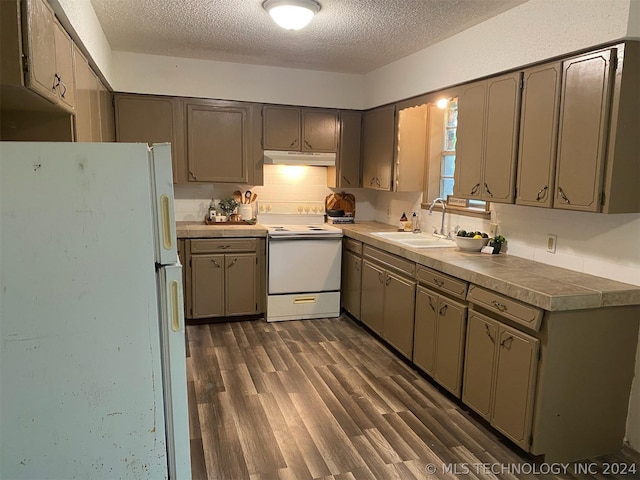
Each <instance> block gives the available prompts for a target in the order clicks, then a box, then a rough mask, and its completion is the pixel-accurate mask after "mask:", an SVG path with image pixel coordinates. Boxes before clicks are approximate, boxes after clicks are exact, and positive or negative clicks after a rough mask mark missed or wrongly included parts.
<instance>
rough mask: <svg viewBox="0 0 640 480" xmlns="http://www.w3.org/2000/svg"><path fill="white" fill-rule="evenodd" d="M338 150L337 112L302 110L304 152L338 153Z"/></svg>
mask: <svg viewBox="0 0 640 480" xmlns="http://www.w3.org/2000/svg"><path fill="white" fill-rule="evenodd" d="M337 150H338V112H337V111H336V110H309V109H303V110H302V151H303V152H336V151H337Z"/></svg>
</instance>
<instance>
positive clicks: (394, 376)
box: [187, 317, 640, 480]
mask: <svg viewBox="0 0 640 480" xmlns="http://www.w3.org/2000/svg"><path fill="white" fill-rule="evenodd" d="M187 339H188V342H187V346H188V349H187V372H188V373H187V374H188V392H189V410H190V411H189V419H190V429H191V458H192V472H193V478H194V480H200V479H222V480H241V479H252V480H253V479H256V480H257V479H261V480H262V479H282V480H305V479H336V480H353V479H375V480H385V479H390V480H391V479H393V480H411V479H430V478H464V479H467V478H468V479H474V478H476V479H484V478H500V479H534V478H543V479H577V478H580V479H583V478H585V479H586V478H594V479H600V478H620V479H631V478H639V475H638V473H637V471H636V473H635V474H632V473H631V472H630V471H627V472H626V473H627V474H626V475H624V474H619V475H617V476H616V475H604V474H603V473H602V472H603V470H604V469H605V468H607V464H616V465H626V466H627V468H633V466H635V468H640V458H639V457H640V456H639V455H638V454H637V453H636V452H634V451H632V450H630V449H628V448H625V449H623V450H622V451H621V452H619V453H617V454H616V455H610V456H606V457H600V458H597V459H592V460H589V461H585V462H580V465H576V464H572V465H568V466H567V470H566V474H565V472H564V470H563V469H564V466H562V465H547V464H544V463H538V464H536V463H535V462H534V460H533V459H531V458H529V457H527V456H525V455H524V454H523V453H522V452H521V451H519V450H518V449H517V448H516V447H514V446H512V445H511V444H509V442H508V441H506V440H504V439H503V438H501V437H499V436H498V434H496V433H494V432H493V431H492V430H491V429H490V428H487V427H486V426H485V425H484V424H483V423H482V422H480V421H478V420H477V419H476V417H475V416H473V415H472V414H470V413H469V412H468V411H467V410H465V409H464V407H463V406H462V405H461V404H459V403H458V402H455V401H452V400H451V399H450V398H449V397H448V396H447V395H444V394H443V393H441V392H440V391H439V390H438V388H437V387H436V386H434V385H433V384H432V383H430V382H429V381H427V380H425V379H424V378H423V377H422V376H420V375H419V374H418V373H416V372H415V371H414V370H412V369H411V368H410V367H409V366H408V365H406V364H405V363H404V362H402V361H401V360H399V359H398V358H397V357H396V356H395V355H394V354H393V353H392V352H390V351H389V350H388V349H387V348H386V347H385V346H383V345H382V344H381V343H380V342H378V341H377V340H376V339H375V338H374V337H372V336H371V335H370V334H369V333H367V332H366V331H365V330H364V329H363V328H362V327H361V326H360V325H358V324H356V323H355V322H353V321H352V320H351V319H349V318H348V317H341V318H338V319H323V320H303V321H290V322H279V323H266V322H265V321H264V320H254V321H246V322H233V323H214V324H202V325H188V326H187ZM579 466H582V468H588V469H589V470H590V471H591V472H592V473H591V474H586V475H585V474H576V472H575V470H576V468H578V467H579ZM616 468H617V469H618V470H620V468H618V467H616ZM552 469H553V470H552ZM613 473H616V472H613Z"/></svg>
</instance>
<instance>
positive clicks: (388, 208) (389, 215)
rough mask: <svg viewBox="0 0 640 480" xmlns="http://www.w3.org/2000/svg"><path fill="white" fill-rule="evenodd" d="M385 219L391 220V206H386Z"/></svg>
mask: <svg viewBox="0 0 640 480" xmlns="http://www.w3.org/2000/svg"><path fill="white" fill-rule="evenodd" d="M387 218H391V205H387Z"/></svg>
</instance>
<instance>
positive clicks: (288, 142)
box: [262, 105, 301, 150]
mask: <svg viewBox="0 0 640 480" xmlns="http://www.w3.org/2000/svg"><path fill="white" fill-rule="evenodd" d="M262 117H263V135H262V142H263V147H264V149H265V150H300V149H301V142H300V134H301V128H300V109H299V108H296V107H282V106H274V105H265V106H264V107H263V108H262Z"/></svg>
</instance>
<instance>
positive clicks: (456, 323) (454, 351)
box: [434, 297, 467, 398]
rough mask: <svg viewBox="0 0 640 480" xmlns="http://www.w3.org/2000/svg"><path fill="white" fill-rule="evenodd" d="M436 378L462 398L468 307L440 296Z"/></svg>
mask: <svg viewBox="0 0 640 480" xmlns="http://www.w3.org/2000/svg"><path fill="white" fill-rule="evenodd" d="M437 319H438V323H437V325H438V327H437V333H436V359H435V377H434V378H435V380H436V381H437V382H438V383H439V384H440V385H442V386H443V387H445V388H446V389H447V390H449V391H450V392H451V393H453V394H454V395H455V396H456V397H458V398H460V386H461V385H462V366H463V358H464V341H465V332H466V326H467V307H466V306H465V305H462V304H460V303H457V302H454V301H452V300H449V299H447V298H444V297H440V299H439V302H438V311H437Z"/></svg>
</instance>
